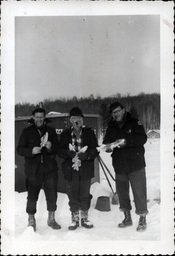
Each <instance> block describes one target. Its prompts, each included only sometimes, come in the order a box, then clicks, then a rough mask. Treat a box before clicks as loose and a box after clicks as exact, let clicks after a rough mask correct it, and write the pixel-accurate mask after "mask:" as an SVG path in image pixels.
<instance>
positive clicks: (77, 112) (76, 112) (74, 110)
mask: <svg viewBox="0 0 175 256" xmlns="http://www.w3.org/2000/svg"><path fill="white" fill-rule="evenodd" d="M69 116H70V117H71V116H82V117H84V116H83V113H82V111H81V109H80V108H78V107H74V108H72V109H71V110H70V112H69Z"/></svg>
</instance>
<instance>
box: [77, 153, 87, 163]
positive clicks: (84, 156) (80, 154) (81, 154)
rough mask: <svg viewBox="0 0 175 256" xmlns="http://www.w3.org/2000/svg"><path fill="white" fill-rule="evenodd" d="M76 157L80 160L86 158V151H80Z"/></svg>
mask: <svg viewBox="0 0 175 256" xmlns="http://www.w3.org/2000/svg"><path fill="white" fill-rule="evenodd" d="M78 158H79V159H80V160H81V161H82V160H86V159H87V153H86V152H84V153H83V152H80V153H79V154H78Z"/></svg>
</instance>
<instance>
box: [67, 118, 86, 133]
mask: <svg viewBox="0 0 175 256" xmlns="http://www.w3.org/2000/svg"><path fill="white" fill-rule="evenodd" d="M70 122H71V124H72V125H73V127H74V129H75V130H77V131H78V130H80V129H81V127H82V125H83V117H82V116H71V117H70Z"/></svg>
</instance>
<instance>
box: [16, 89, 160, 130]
mask: <svg viewBox="0 0 175 256" xmlns="http://www.w3.org/2000/svg"><path fill="white" fill-rule="evenodd" d="M115 101H118V102H120V103H122V104H123V105H124V106H125V108H126V110H127V111H129V112H130V113H131V115H132V116H134V117H136V118H138V119H139V120H140V121H141V122H142V124H143V126H144V128H145V130H146V131H148V130H152V129H160V94H158V93H152V94H145V93H140V94H138V95H137V96H130V95H129V94H128V95H127V96H121V95H120V94H116V95H114V96H113V97H104V98H101V97H96V98H94V96H93V95H90V96H89V97H81V98H77V97H76V96H74V97H72V98H59V99H57V100H50V99H46V100H44V101H43V102H42V103H43V106H44V108H45V110H46V113H49V112H51V111H56V112H61V113H69V111H70V109H71V108H72V107H75V106H77V107H79V108H81V109H82V111H83V113H84V114H99V115H100V116H101V117H102V121H103V122H102V123H103V130H105V129H106V127H107V123H108V122H109V120H110V113H109V106H110V104H111V103H113V102H115ZM35 107H36V105H34V104H30V103H22V104H21V103H18V104H16V105H15V116H16V117H19V116H30V115H31V113H32V111H33V109H34V108H35Z"/></svg>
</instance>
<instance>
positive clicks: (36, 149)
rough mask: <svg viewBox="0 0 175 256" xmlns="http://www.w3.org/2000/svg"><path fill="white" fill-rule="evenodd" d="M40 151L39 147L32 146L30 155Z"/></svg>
mask: <svg viewBox="0 0 175 256" xmlns="http://www.w3.org/2000/svg"><path fill="white" fill-rule="evenodd" d="M40 153H41V147H34V148H33V149H32V155H37V154H40Z"/></svg>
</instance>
